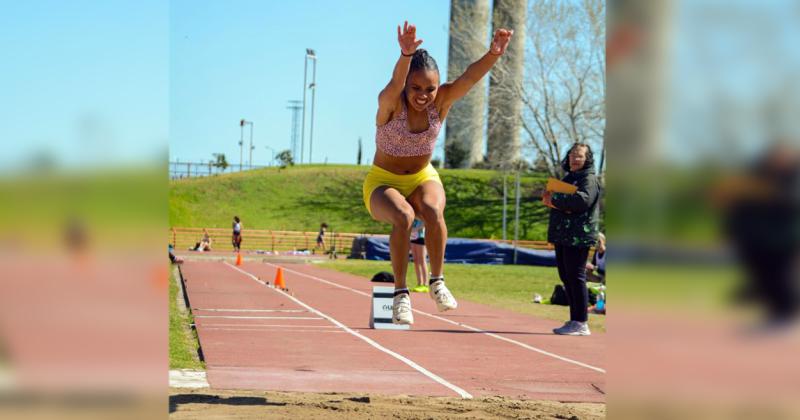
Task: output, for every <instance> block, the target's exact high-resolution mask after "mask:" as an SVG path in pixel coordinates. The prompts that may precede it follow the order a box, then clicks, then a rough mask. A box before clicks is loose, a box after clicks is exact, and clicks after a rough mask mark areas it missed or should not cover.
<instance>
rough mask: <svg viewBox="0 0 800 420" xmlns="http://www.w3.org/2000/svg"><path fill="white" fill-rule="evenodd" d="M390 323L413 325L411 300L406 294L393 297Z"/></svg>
mask: <svg viewBox="0 0 800 420" xmlns="http://www.w3.org/2000/svg"><path fill="white" fill-rule="evenodd" d="M392 323H393V324H399V325H411V324H413V323H414V314H413V313H412V312H411V298H410V297H409V296H408V293H400V294H399V295H397V296H395V297H394V302H393V303H392Z"/></svg>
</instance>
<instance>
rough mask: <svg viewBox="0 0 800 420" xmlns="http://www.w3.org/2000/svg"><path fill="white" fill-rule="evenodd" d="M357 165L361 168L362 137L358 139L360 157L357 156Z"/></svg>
mask: <svg viewBox="0 0 800 420" xmlns="http://www.w3.org/2000/svg"><path fill="white" fill-rule="evenodd" d="M356 165H359V166H361V137H359V138H358V155H356Z"/></svg>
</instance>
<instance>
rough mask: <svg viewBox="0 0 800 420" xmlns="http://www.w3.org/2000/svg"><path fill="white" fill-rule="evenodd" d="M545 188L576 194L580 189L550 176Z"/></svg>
mask: <svg viewBox="0 0 800 420" xmlns="http://www.w3.org/2000/svg"><path fill="white" fill-rule="evenodd" d="M545 190H546V191H551V192H557V193H562V194H575V192H577V191H578V187H576V186H574V185H572V184H568V183H566V182H564V181H560V180H558V179H555V178H548V179H547V186H546V187H545Z"/></svg>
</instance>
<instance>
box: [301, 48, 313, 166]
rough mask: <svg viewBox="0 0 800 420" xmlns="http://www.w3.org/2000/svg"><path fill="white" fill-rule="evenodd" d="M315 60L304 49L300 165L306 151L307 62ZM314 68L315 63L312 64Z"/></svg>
mask: <svg viewBox="0 0 800 420" xmlns="http://www.w3.org/2000/svg"><path fill="white" fill-rule="evenodd" d="M309 59H312V60H316V59H317V56H316V55H315V54H314V50H312V49H311V48H306V56H305V59H304V61H303V128H301V129H300V163H301V164H302V163H303V158H304V157H305V150H306V144H305V141H306V90H307V89H308V85H307V84H308V60H309ZM314 66H315V68H316V61H315V64H314Z"/></svg>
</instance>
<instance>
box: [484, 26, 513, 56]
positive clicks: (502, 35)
mask: <svg viewBox="0 0 800 420" xmlns="http://www.w3.org/2000/svg"><path fill="white" fill-rule="evenodd" d="M511 35H514V31H513V30H508V29H498V30H496V31H495V32H494V39H492V44H491V45H490V46H489V52H491V53H492V54H494V55H503V54H504V53H505V52H506V48H508V43H509V42H511Z"/></svg>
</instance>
